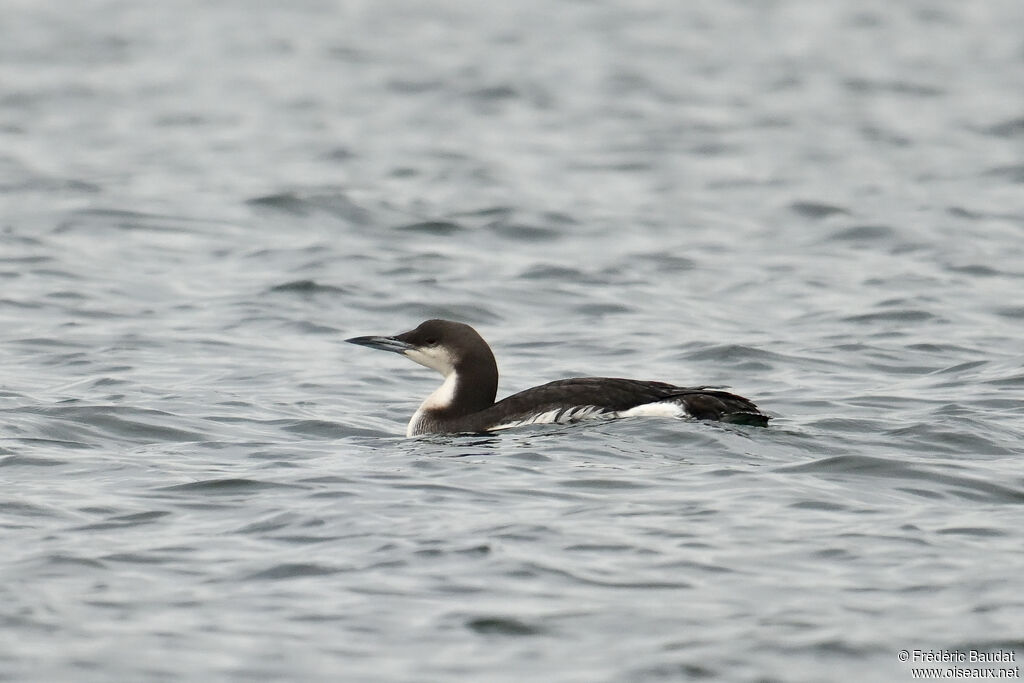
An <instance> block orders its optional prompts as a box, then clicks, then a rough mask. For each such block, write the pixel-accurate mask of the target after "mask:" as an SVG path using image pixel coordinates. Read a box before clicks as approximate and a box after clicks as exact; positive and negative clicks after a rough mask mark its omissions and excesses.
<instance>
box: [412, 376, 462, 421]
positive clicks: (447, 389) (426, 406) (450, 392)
mask: <svg viewBox="0 0 1024 683" xmlns="http://www.w3.org/2000/svg"><path fill="white" fill-rule="evenodd" d="M457 381H458V377H457V376H456V374H455V373H454V372H449V373H448V374H447V375H445V378H444V381H443V382H441V386H439V387H438V388H437V389H434V393H432V394H431V395H430V396H427V398H426V399H425V400H424V401H423V403H421V404H420V407H419V408H418V409H417V410H416V413H415V414H414V415H413V416H412V419H411V420H409V426H408V427H406V428H405V435H406V436H407V437H409V436H414V435H416V434H417V433H419V432H418V430H417V427H418V426H419V424H420V422H421V421H422V420H423V418H424V417H425V415H426V413H427V412H429V411H431V410H439V409H444V408H447V407H448V406H450V405H451V404H452V400H454V398H455V384H456V382H457Z"/></svg>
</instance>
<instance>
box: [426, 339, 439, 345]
mask: <svg viewBox="0 0 1024 683" xmlns="http://www.w3.org/2000/svg"><path fill="white" fill-rule="evenodd" d="M427 346H437V340H436V339H434V338H433V337H430V338H429V339H427Z"/></svg>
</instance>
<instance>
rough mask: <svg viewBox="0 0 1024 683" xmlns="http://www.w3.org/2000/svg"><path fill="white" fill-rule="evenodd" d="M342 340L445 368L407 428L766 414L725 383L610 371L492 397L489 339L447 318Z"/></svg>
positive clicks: (474, 429) (759, 418) (424, 430)
mask: <svg viewBox="0 0 1024 683" xmlns="http://www.w3.org/2000/svg"><path fill="white" fill-rule="evenodd" d="M345 341H347V342H349V343H351V344H359V345H360V346H368V347H370V348H371V349H380V350H381V351H393V352H395V353H400V354H402V355H404V356H405V357H406V358H408V359H409V360H412V361H415V362H417V363H419V364H420V365H424V366H426V367H428V368H432V369H434V370H437V371H438V372H440V373H441V374H442V375H444V382H442V384H441V386H440V387H438V388H437V390H436V391H434V393H432V394H431V395H430V396H428V397H427V399H426V400H425V401H423V404H422V405H420V407H419V409H418V410H417V411H416V413H415V414H414V415H413V416H412V419H411V420H409V426H408V428H407V429H406V436H418V435H420V434H442V433H459V432H466V433H482V432H492V431H497V430H500V429H508V428H510V427H519V426H522V425H528V424H543V423H559V424H565V423H570V422H578V421H580V420H583V419H587V418H595V417H604V418H616V417H634V416H668V417H691V418H695V419H698V420H720V421H722V422H731V423H733V424H746V425H757V426H761V427H764V426H766V425H767V424H768V420H769V419H770V418H769V416H768V415H765V414H764V413H762V412H761V411H760V410H758V408H757V406H756V405H754V403H753V402H752V401H750V400H748V399H746V398H743V397H742V396H737V395H736V394H730V393H729V392H726V391H718V390H716V389H711V388H709V387H678V386H675V385H672V384H666V383H665V382H645V381H641V380H635V379H620V378H616V377H577V378H573V379H560V380H555V381H554V382H548V383H547V384H542V385H540V386H536V387H533V388H532V389H526V390H525V391H521V392H519V393H518V394H513V395H512V396H509V397H508V398H505V399H502V400H501V401H498V402H497V403H495V402H494V397H495V396H496V395H497V392H498V364H497V363H496V362H495V360H494V354H493V353H492V352H491V347H490V346H488V345H487V342H486V341H484V339H483V337H481V336H480V335H479V334H478V333H477V331H476V330H474V329H473V328H472V327H470V326H469V325H466V324H464V323H458V322H453V321H451V320H427V321H426V322H423V323H420V325H419V326H418V327H416V329H413V330H410V331H408V332H403V333H401V334H396V335H394V336H391V337H382V336H370V337H353V338H352V339H346V340H345Z"/></svg>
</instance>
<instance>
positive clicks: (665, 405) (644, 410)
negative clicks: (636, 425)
mask: <svg viewBox="0 0 1024 683" xmlns="http://www.w3.org/2000/svg"><path fill="white" fill-rule="evenodd" d="M686 414H687V413H686V410H685V409H684V408H683V406H681V405H680V404H678V403H676V402H674V401H660V402H658V403H644V404H643V405H639V406H637V407H635V408H630V409H629V410H623V411H622V412H619V413H615V416H616V417H686Z"/></svg>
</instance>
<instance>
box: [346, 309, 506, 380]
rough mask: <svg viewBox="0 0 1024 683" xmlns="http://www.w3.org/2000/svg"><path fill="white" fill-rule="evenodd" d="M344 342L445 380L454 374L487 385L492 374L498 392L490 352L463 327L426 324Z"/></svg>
mask: <svg viewBox="0 0 1024 683" xmlns="http://www.w3.org/2000/svg"><path fill="white" fill-rule="evenodd" d="M345 341H347V342H349V343H351V344H359V345H360V346H369V347H370V348H371V349H380V350H381V351H393V352H395V353H401V354H403V355H404V356H405V357H406V358H408V359H409V360H412V361H415V362H417V363H419V364H420V365H425V366H426V367H428V368H433V369H434V370H437V371H438V372H440V373H441V374H442V375H444V376H445V377H447V376H448V375H450V374H452V373H453V372H456V373H458V374H460V375H466V376H467V378H471V379H472V380H473V381H474V382H479V381H482V380H483V381H487V380H488V378H489V376H490V375H491V374H492V373H493V383H494V386H495V388H497V377H498V369H497V364H496V363H495V361H494V354H492V353H491V348H490V347H489V346H488V345H487V342H485V341H484V338H483V337H481V336H480V335H479V334H478V333H477V331H476V330H474V329H473V328H472V327H470V326H469V325H466V324H464V323H457V322H453V321H451V320H427V321H426V322H423V323H420V324H419V326H418V327H417V328H416V329H414V330H409V331H408V332H403V333H401V334H396V335H394V336H391V337H353V338H352V339H346V340H345ZM492 400H493V396H492Z"/></svg>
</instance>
